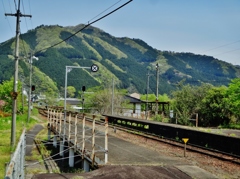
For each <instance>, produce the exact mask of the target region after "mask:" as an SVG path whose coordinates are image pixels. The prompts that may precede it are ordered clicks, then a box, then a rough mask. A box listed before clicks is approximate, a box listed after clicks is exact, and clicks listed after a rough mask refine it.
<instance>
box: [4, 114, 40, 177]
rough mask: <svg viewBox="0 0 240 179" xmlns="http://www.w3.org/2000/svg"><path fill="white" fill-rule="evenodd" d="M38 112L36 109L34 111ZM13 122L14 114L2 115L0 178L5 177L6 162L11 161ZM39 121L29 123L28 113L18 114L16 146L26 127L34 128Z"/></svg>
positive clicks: (32, 120)
mask: <svg viewBox="0 0 240 179" xmlns="http://www.w3.org/2000/svg"><path fill="white" fill-rule="evenodd" d="M34 113H36V111H34ZM11 123H12V116H8V117H0V156H1V157H0V178H4V175H5V169H6V168H5V164H6V163H8V162H10V159H11V154H12V153H13V152H14V151H11ZM36 123H37V121H36V120H34V119H32V118H31V120H30V122H29V123H27V113H24V114H22V115H17V117H16V146H17V144H18V141H19V138H20V136H21V134H22V131H23V129H24V127H25V128H26V129H30V128H32V127H33V126H34V125H35V124H36Z"/></svg>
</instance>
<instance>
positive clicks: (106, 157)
mask: <svg viewBox="0 0 240 179" xmlns="http://www.w3.org/2000/svg"><path fill="white" fill-rule="evenodd" d="M107 162H108V117H106V118H105V164H107Z"/></svg>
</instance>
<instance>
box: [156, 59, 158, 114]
mask: <svg viewBox="0 0 240 179" xmlns="http://www.w3.org/2000/svg"><path fill="white" fill-rule="evenodd" d="M158 70H159V65H158V63H157V64H156V115H158V77H159V75H158Z"/></svg>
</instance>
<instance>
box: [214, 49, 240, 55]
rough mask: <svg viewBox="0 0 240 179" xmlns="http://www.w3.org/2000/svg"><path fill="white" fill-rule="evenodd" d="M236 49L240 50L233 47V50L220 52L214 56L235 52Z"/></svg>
mask: <svg viewBox="0 0 240 179" xmlns="http://www.w3.org/2000/svg"><path fill="white" fill-rule="evenodd" d="M238 50H240V48H237V49H234V50H230V51H226V52H222V53H219V54H216V55H214V56H218V55H222V54H226V53H230V52H235V51H238Z"/></svg>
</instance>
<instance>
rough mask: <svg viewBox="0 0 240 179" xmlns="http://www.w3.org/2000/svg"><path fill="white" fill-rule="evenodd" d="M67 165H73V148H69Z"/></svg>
mask: <svg viewBox="0 0 240 179" xmlns="http://www.w3.org/2000/svg"><path fill="white" fill-rule="evenodd" d="M68 164H69V167H74V149H73V148H70V149H69V160H68Z"/></svg>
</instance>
